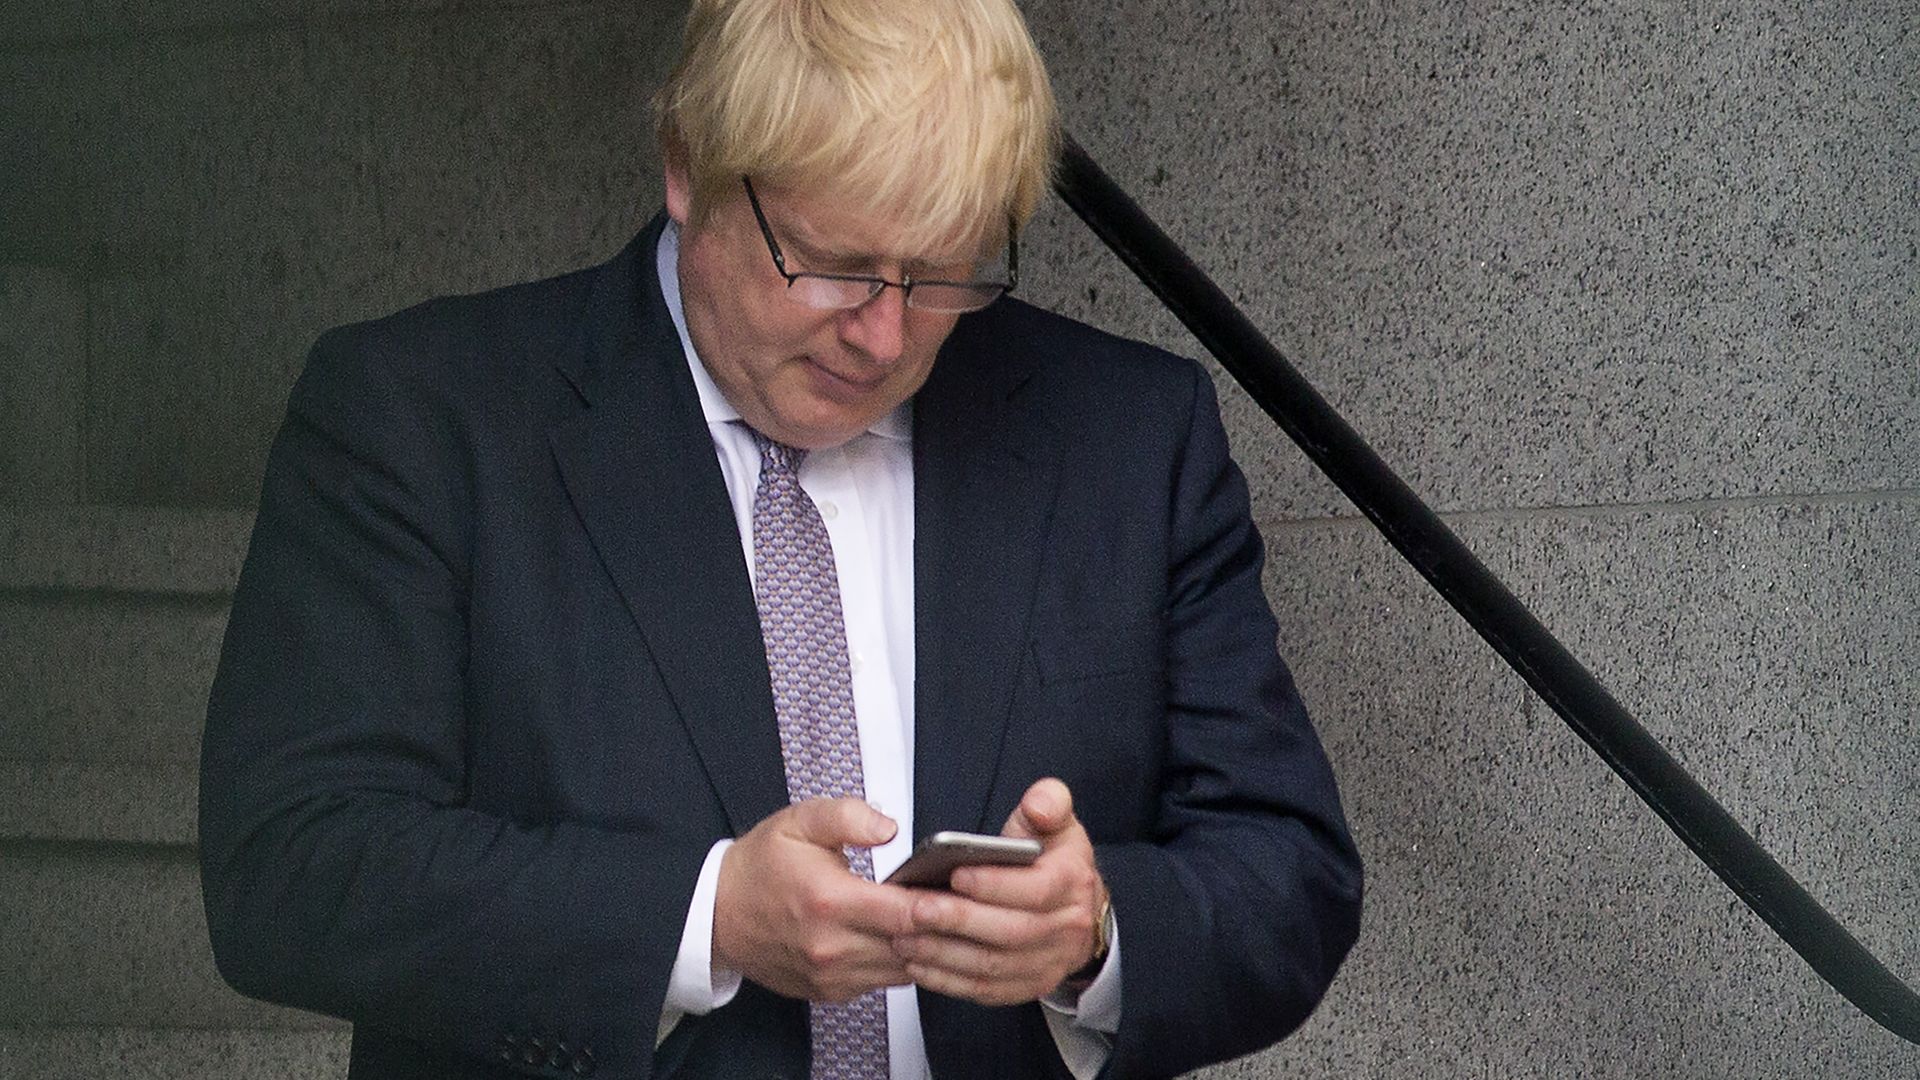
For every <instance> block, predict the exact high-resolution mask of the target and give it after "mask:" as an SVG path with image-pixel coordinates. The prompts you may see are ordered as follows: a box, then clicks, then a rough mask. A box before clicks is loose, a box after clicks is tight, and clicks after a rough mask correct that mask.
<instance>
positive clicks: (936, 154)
mask: <svg viewBox="0 0 1920 1080" xmlns="http://www.w3.org/2000/svg"><path fill="white" fill-rule="evenodd" d="M654 107H655V113H656V116H657V119H658V126H659V136H660V144H661V148H662V150H663V152H665V153H666V154H667V155H669V159H670V160H672V161H674V162H675V163H677V164H678V165H679V166H681V167H682V168H684V169H685V170H686V173H687V176H688V179H689V182H690V189H691V195H692V203H693V206H692V221H691V222H690V224H691V225H692V226H693V227H698V225H699V224H700V223H702V222H703V221H704V220H705V217H706V214H707V212H708V211H709V210H710V209H711V208H712V207H713V206H714V205H715V203H716V202H718V201H719V200H720V199H722V198H723V197H725V196H726V195H727V194H729V193H730V192H731V191H732V190H735V189H737V187H738V185H739V182H740V177H742V176H749V175H750V176H753V177H755V178H756V179H760V178H764V179H765V180H766V182H767V183H769V184H774V185H784V186H789V187H792V188H794V189H796V190H802V191H808V192H825V193H830V194H831V195H833V196H834V197H835V198H836V199H840V200H844V201H845V203H846V204H847V205H848V206H850V207H851V208H853V209H855V210H858V211H862V212H866V213H870V214H872V215H874V216H875V217H877V218H879V219H881V220H885V221H888V222H892V223H895V224H898V225H900V226H901V227H903V229H904V230H905V232H906V235H903V236H901V237H900V238H899V240H900V243H901V244H902V245H903V247H906V248H913V249H918V250H923V251H931V250H937V249H939V248H940V247H942V246H943V245H949V244H955V243H968V242H973V243H982V244H991V243H993V242H995V241H997V240H999V239H1003V238H1004V232H1005V229H1006V222H1007V220H1008V219H1009V218H1011V219H1012V220H1013V221H1014V222H1015V223H1017V224H1021V225H1024V224H1025V223H1026V221H1027V219H1028V218H1029V217H1030V216H1031V215H1032V214H1033V210H1034V207H1035V206H1037V205H1038V204H1039V201H1040V198H1041V195H1042V194H1043V193H1044V192H1045V191H1046V188H1047V185H1048V183H1049V182H1050V180H1051V178H1052V171H1053V163H1054V159H1055V156H1056V155H1057V153H1058V149H1059V142H1060V134H1059V120H1058V118H1057V116H1056V113H1055V108H1054V100H1053V89H1052V87H1051V85H1050V84H1049V83H1048V81H1047V72H1046V67H1045V65H1044V64H1043V63H1042V62H1041V60H1040V55H1039V52H1038V50H1037V49H1035V47H1034V44H1033V40H1032V38H1030V37H1029V36H1028V34H1027V26H1026V21H1025V20H1024V19H1022V18H1021V16H1020V12H1019V11H1018V10H1017V9H1016V8H1015V7H1014V5H1013V0H694V3H693V7H692V11H691V12H690V13H689V14H688V16H687V29H686V39H685V43H684V48H683V51H682V53H681V57H680V63H679V65H678V66H677V67H676V68H675V69H674V72H673V74H672V75H671V76H670V77H669V78H668V80H667V84H666V86H664V87H663V88H662V89H661V91H660V93H659V96H658V97H657V98H655V102H654Z"/></svg>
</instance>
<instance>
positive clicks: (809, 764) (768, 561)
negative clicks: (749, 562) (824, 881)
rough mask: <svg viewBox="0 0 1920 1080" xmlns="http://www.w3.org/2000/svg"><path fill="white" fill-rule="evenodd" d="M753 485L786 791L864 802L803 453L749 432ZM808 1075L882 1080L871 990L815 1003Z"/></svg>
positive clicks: (879, 1000) (881, 1026)
mask: <svg viewBox="0 0 1920 1080" xmlns="http://www.w3.org/2000/svg"><path fill="white" fill-rule="evenodd" d="M753 441H754V442H755V443H757V444H759V446H760V483H759V486H758V487H757V488H755V490H754V493H753V565H754V590H753V591H754V602H755V603H756V604H757V605H758V606H759V608H760V636H761V638H762V639H764V640H765V642H766V647H767V667H768V669H769V672H770V673H771V674H772V676H773V710H774V714H775V716H777V717H778V718H779V721H780V756H781V758H782V759H784V761H785V763H786V770H787V797H788V798H789V799H791V800H792V801H794V802H799V801H801V800H802V799H831V798H839V797H842V796H845V797H850V798H855V799H864V798H866V783H865V780H864V779H863V777H862V774H861V771H860V729H859V727H858V726H856V724H855V723H854V716H853V674H852V672H851V671H850V670H849V668H848V665H847V630H846V623H845V622H844V621H843V620H842V619H841V615H840V579H839V576H838V575H837V574H836V572H835V570H834V563H833V544H832V542H831V541H830V540H829V539H828V538H827V524H826V522H824V521H822V520H821V519H820V510H819V508H818V507H816V506H814V505H813V499H812V498H811V497H809V496H808V495H807V493H806V492H805V491H802V490H801V489H800V460H801V458H803V457H805V456H806V451H804V450H796V449H794V448H793V447H791V446H786V445H783V444H781V443H777V442H774V441H773V440H771V439H769V438H767V437H766V436H765V435H762V434H760V433H759V432H757V431H756V432H754V433H753ZM847 862H848V865H849V867H850V868H851V869H852V870H853V872H854V873H856V874H859V875H860V876H861V877H864V878H866V879H867V880H868V881H872V880H873V854H872V852H870V851H869V850H868V849H866V848H848V849H847ZM812 1012H813V1080H887V1076H888V1073H889V1066H888V1053H887V997H886V991H884V990H875V991H872V992H871V993H868V994H866V995H864V996H862V997H860V998H857V999H855V1000H853V1001H850V1002H847V1003H846V1004H844V1005H823V1004H819V1003H815V1004H814V1005H813V1007H812Z"/></svg>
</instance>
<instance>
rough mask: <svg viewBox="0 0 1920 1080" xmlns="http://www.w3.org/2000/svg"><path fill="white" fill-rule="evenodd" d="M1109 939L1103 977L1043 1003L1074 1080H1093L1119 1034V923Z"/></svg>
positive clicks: (1094, 978) (1053, 994) (1115, 922)
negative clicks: (1074, 991)
mask: <svg viewBox="0 0 1920 1080" xmlns="http://www.w3.org/2000/svg"><path fill="white" fill-rule="evenodd" d="M1110 929H1111V931H1112V932H1111V933H1110V934H1109V935H1108V938H1107V959H1106V962H1105V963H1103V964H1101V965H1100V973H1099V974H1098V975H1095V976H1094V977H1093V981H1092V982H1091V983H1088V984H1087V988H1086V989H1085V990H1082V991H1080V992H1079V993H1078V994H1075V993H1073V992H1072V991H1070V990H1055V991H1054V992H1053V993H1051V994H1048V995H1047V996H1046V997H1043V998H1041V999H1040V1004H1041V1006H1042V1009H1041V1013H1042V1014H1043V1015H1045V1016H1046V1018H1047V1030H1048V1031H1050V1032H1051V1033H1052V1034H1053V1043H1054V1045H1055V1046H1057V1047H1059V1049H1060V1058H1061V1060H1062V1061H1065V1062H1066V1065H1067V1071H1068V1072H1071V1073H1072V1074H1073V1075H1074V1077H1075V1080H1093V1076H1094V1075H1095V1074H1096V1073H1098V1072H1099V1071H1100V1069H1101V1067H1102V1066H1104V1065H1106V1063H1107V1058H1108V1057H1109V1056H1110V1055H1111V1054H1112V1053H1113V1036H1114V1035H1116V1034H1118V1033H1119V1031H1120V920H1119V919H1118V918H1117V917H1116V918H1115V919H1114V920H1113V923H1112V925H1111V927H1110Z"/></svg>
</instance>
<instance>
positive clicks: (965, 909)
mask: <svg viewBox="0 0 1920 1080" xmlns="http://www.w3.org/2000/svg"><path fill="white" fill-rule="evenodd" d="M1072 922H1073V916H1072V911H1071V909H1066V908H1061V909H1046V910H1023V909H1018V908H1010V907H998V906H995V905H992V904H982V903H978V902H976V901H974V900H970V899H968V898H966V897H963V896H954V895H951V894H939V893H935V894H932V895H928V896H922V897H917V898H915V900H914V904H913V928H912V933H911V934H910V935H909V937H939V938H954V939H966V940H969V941H974V942H977V943H979V944H981V945H985V946H988V947H991V948H996V949H1010V950H1028V949H1033V948H1035V947H1036V946H1040V945H1043V944H1045V943H1046V942H1048V941H1049V940H1051V939H1052V938H1053V937H1054V936H1055V935H1056V934H1058V933H1060V932H1061V931H1063V930H1066V929H1068V928H1070V927H1071V925H1072Z"/></svg>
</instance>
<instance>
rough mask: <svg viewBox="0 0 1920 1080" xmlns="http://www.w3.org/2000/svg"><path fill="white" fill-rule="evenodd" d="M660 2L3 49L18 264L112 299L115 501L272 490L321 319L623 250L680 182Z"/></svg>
mask: <svg viewBox="0 0 1920 1080" xmlns="http://www.w3.org/2000/svg"><path fill="white" fill-rule="evenodd" d="M658 16H659V12H658V10H656V9H655V8H653V7H650V6H647V5H634V6H616V7H603V6H599V5H588V6H577V5H576V6H562V7H546V8H518V7H506V8H488V9H482V10H478V11H471V10H466V9H465V8H461V9H459V10H451V11H443V12H436V13H432V14H428V15H421V16H417V17H407V18H400V19H374V20H364V21H360V22H355V21H344V20H343V21H323V22H319V23H314V24H311V25H301V26H290V27H284V28H279V29H274V28H267V29H260V30H255V31H250V32H245V33H233V34H224V33H223V34H209V35H195V36H185V37H182V36H179V35H143V36H140V37H138V38H134V39H129V40H124V41H114V42H110V43H107V44H105V45H103V46H101V47H99V48H93V49H81V50H55V51H49V52H45V53H24V54H12V55H8V56H6V57H0V101H9V102H11V104H10V105H7V106H0V109H4V110H5V113H4V114H0V115H7V116H8V117H9V119H10V120H11V121H12V122H10V123H9V125H8V128H9V130H8V131H7V134H6V136H5V138H6V144H5V145H6V148H7V150H8V154H7V157H8V160H10V161H17V162H19V163H21V168H20V170H19V182H17V183H10V184H8V185H6V186H5V188H4V189H0V258H7V259H12V260H15V261H31V262H36V263H42V264H45V265H49V266H55V267H62V268H65V269H67V270H69V271H70V272H73V273H76V274H79V275H83V276H85V277H86V279H87V280H88V281H89V283H90V289H91V296H90V299H91V302H92V303H93V305H94V306H95V308H96V310H97V315H96V317H95V319H94V320H93V333H92V348H93V350H94V367H95V370H94V374H93V383H92V385H91V387H90V388H89V393H88V432H89V442H88V447H87V460H88V461H89V462H90V463H91V465H92V467H93V468H94V470H95V476H94V478H95V480H96V484H95V488H96V490H95V491H94V492H93V496H94V497H95V498H96V499H98V500H100V501H109V502H118V503H138V504H146V505H152V504H198V505H207V504H213V505H234V506H246V505H251V504H252V502H253V500H254V498H255V496H256V493H257V490H258V483H259V473H260V468H261V464H262V460H263V457H264V452H265V448H266V444H267V441H268V439H269V437H270V435H271V433H272V431H273V430H274V428H275V426H276V425H277V423H278V420H279V417H280V415H281V412H282V408H283V403H284V400H285V395H286V392H287V389H288V387H289V386H290V385H291V382H292V379H293V377H294V375H295V373H296V372H297V371H298V369H299V367H300V364H301V362H302V358H303V356H304V354H305V351H306V348H307V346H308V345H309V344H310V343H311V341H312V340H313V338H314V337H315V336H317V335H318V333H319V332H320V331H321V330H323V329H324V328H326V327H328V326H330V325H335V324H338V323H341V322H346V321H351V320H354V319H360V318H367V317H372V316H376V315H380V314H384V313H386V312H389V311H392V310H395V309H397V308H399V307H402V306H405V305H406V304H409V303H412V302H415V301H417V300H420V299H424V298H426V297H428V296H433V295H437V294H443V293H449V292H461V291H471V290H474V289H478V288H483V287H487V286H491V285H499V284H506V283H510V282H514V281H520V280H526V279H529V278H533V277H537V276H541V275H545V274H550V273H556V272H559V271H562V270H565V269H570V268H574V267H578V266H581V265H585V264H589V263H592V262H596V261H598V260H600V259H604V258H606V257H608V256H610V255H611V254H613V253H614V251H616V250H617V249H618V248H619V247H620V246H621V245H622V244H623V243H624V242H625V241H626V240H627V239H628V238H629V237H630V236H631V235H632V234H633V232H635V231H636V230H637V229H638V228H639V227H640V226H641V225H642V224H643V223H644V221H645V219H646V217H647V216H648V215H650V214H651V213H652V211H653V209H654V207H655V206H656V205H657V201H658V199H659V192H660V190H661V189H660V181H659V179H658V173H659V167H658V164H657V159H656V156H655V154H654V151H653V149H652V138H651V134H650V123H649V121H648V119H647V108H646V100H647V95H648V93H649V92H650V89H651V87H652V85H653V83H654V82H655V81H656V80H657V78H658V77H659V74H660V73H661V72H662V71H663V70H664V66H665V63H666V57H667V55H668V52H669V50H670V49H671V47H672V44H673V35H670V34H665V33H662V32H660V28H659V26H658ZM476 57H485V58H486V62H484V63H477V62H475V58H476ZM16 117H17V119H12V118H16Z"/></svg>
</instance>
